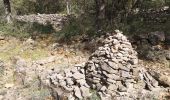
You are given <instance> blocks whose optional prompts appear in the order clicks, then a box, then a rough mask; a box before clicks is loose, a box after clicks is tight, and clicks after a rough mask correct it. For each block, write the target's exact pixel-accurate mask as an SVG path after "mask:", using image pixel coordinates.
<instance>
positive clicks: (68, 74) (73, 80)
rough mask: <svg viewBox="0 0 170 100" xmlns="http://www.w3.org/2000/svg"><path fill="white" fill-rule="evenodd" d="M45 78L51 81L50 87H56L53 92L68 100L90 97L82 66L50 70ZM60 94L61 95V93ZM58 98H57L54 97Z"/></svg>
mask: <svg viewBox="0 0 170 100" xmlns="http://www.w3.org/2000/svg"><path fill="white" fill-rule="evenodd" d="M47 78H48V79H49V80H51V82H50V86H52V85H53V86H54V87H56V86H57V87H56V89H55V91H56V93H57V94H58V95H59V97H62V96H63V95H65V93H67V95H65V96H66V97H67V99H68V100H75V99H82V98H87V97H89V96H90V93H89V85H87V83H86V80H85V74H84V67H83V66H82V65H75V67H73V68H68V69H65V70H63V71H62V70H51V72H50V73H49V74H48V76H47ZM61 92H62V93H61ZM55 98H58V97H55Z"/></svg>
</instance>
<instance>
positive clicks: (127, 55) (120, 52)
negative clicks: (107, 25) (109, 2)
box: [85, 30, 138, 100]
mask: <svg viewBox="0 0 170 100" xmlns="http://www.w3.org/2000/svg"><path fill="white" fill-rule="evenodd" d="M137 64H138V58H137V52H135V51H134V50H133V48H132V46H131V43H130V42H129V41H128V40H127V38H126V37H125V36H124V35H123V34H122V33H121V32H120V31H118V30H116V33H115V34H113V35H110V36H109V37H108V38H106V39H105V40H104V42H103V46H101V47H99V48H98V50H96V51H95V52H94V53H93V54H92V56H91V57H90V58H89V61H88V62H87V63H86V66H85V74H86V80H87V83H88V84H89V85H90V86H91V87H92V88H94V89H97V90H98V93H99V95H100V96H101V98H103V99H107V100H108V98H110V97H112V96H114V95H115V93H118V92H127V91H130V89H132V88H133V84H134V83H136V82H135V76H137V72H136V71H137V70H136V69H137ZM104 97H107V98H104Z"/></svg>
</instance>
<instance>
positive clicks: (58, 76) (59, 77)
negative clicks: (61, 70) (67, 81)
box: [56, 74, 64, 80]
mask: <svg viewBox="0 0 170 100" xmlns="http://www.w3.org/2000/svg"><path fill="white" fill-rule="evenodd" d="M56 77H57V79H59V80H62V79H63V78H64V77H63V76H62V75H61V74H57V75H56Z"/></svg>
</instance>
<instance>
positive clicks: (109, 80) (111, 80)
mask: <svg viewBox="0 0 170 100" xmlns="http://www.w3.org/2000/svg"><path fill="white" fill-rule="evenodd" d="M107 82H109V83H111V84H113V83H116V81H115V80H113V79H110V78H108V79H107Z"/></svg>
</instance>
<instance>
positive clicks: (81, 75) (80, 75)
mask: <svg viewBox="0 0 170 100" xmlns="http://www.w3.org/2000/svg"><path fill="white" fill-rule="evenodd" d="M73 78H74V79H76V80H79V79H84V78H85V75H84V74H81V73H79V72H76V73H74V74H73Z"/></svg>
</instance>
